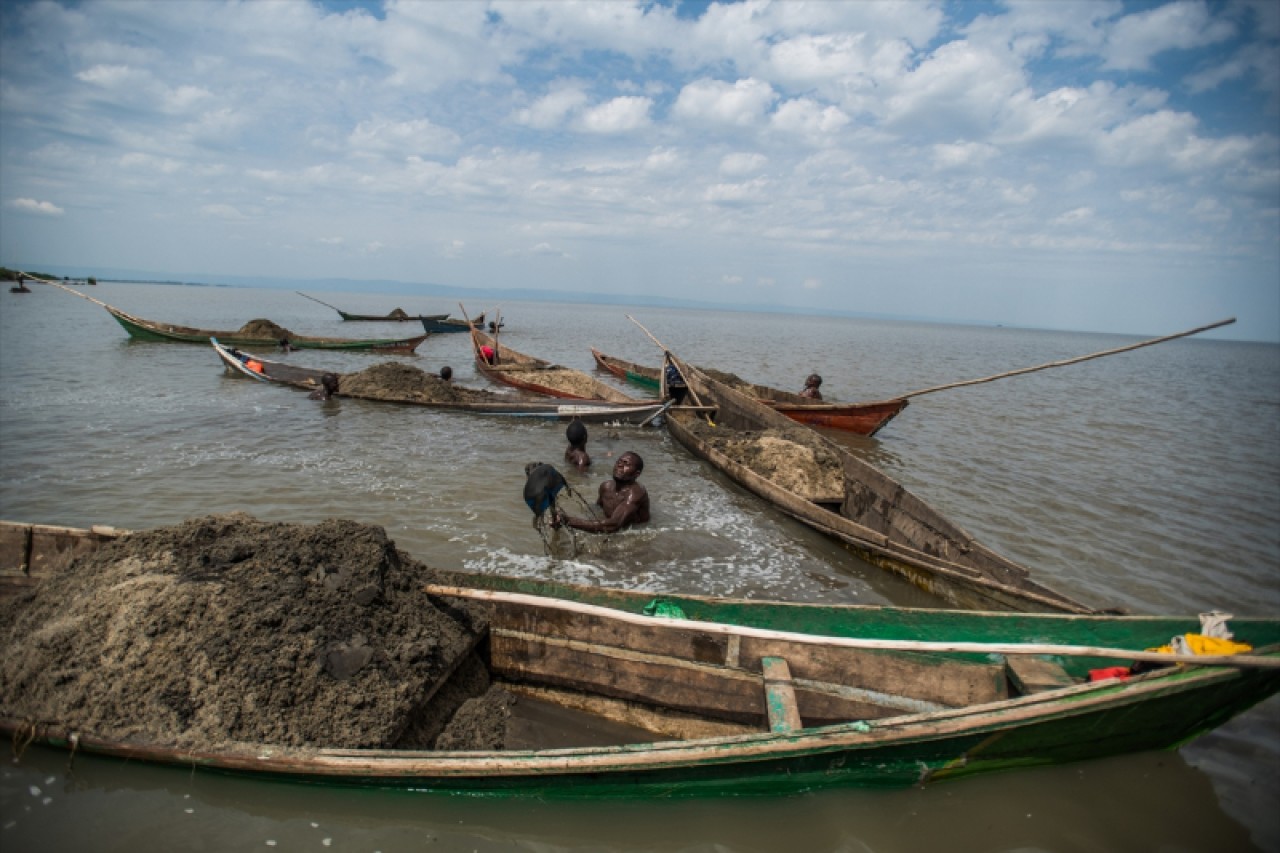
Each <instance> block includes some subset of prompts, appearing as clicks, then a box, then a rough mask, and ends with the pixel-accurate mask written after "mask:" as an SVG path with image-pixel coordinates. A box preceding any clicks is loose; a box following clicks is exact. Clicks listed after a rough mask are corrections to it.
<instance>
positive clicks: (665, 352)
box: [627, 314, 716, 426]
mask: <svg viewBox="0 0 1280 853" xmlns="http://www.w3.org/2000/svg"><path fill="white" fill-rule="evenodd" d="M627 319H628V320H630V321H631V322H633V323H635V324H636V325H637V326H639V327H640V331H642V332H644V333H645V334H646V335H648V336H649V340H651V341H653V342H654V343H655V344H657V345H658V349H660V350H662V355H663V369H664V371H665V369H666V361H667V360H670V362H671V363H672V364H674V365H675V368H676V370H677V371H678V372H679V374H680V377H681V378H682V379H684V384H685V385H686V386H687V387H688V388H689V393H690V394H691V395H692V396H693V402H694V404H695V405H697V406H698V407H699V408H703V406H702V400H700V399H699V398H698V392H697V391H695V390H693V385H692V384H691V383H690V382H689V377H688V376H685V375H684V370H682V369H681V367H680V362H678V361H676V358H675V356H673V355H672V354H671V350H669V349H667V348H666V346H665V345H664V344H663V343H662V341H660V340H658V339H657V338H655V337H654V336H653V333H652V332H650V331H649V330H648V329H646V328H645V327H644V325H643V324H642V323H641V322H640V321H639V320H637V319H636V318H635V317H632V316H631V315H630V314H628V315H627ZM659 381H662V384H663V386H664V387H665V386H666V382H665V381H664V380H662V377H659ZM704 417H706V419H707V423H708V424H710V425H711V426H715V425H716V422H715V421H714V420H713V419H712V417H711V415H710V414H707V415H705V416H704Z"/></svg>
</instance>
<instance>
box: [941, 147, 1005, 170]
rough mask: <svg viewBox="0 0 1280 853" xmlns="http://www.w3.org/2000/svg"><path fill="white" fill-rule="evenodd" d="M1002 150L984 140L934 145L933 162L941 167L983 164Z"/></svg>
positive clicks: (950, 167)
mask: <svg viewBox="0 0 1280 853" xmlns="http://www.w3.org/2000/svg"><path fill="white" fill-rule="evenodd" d="M999 153H1000V150H999V149H998V148H996V147H995V146H994V145H987V144H986V143H983V142H953V143H948V144H939V145H935V146H933V164H934V165H935V166H937V167H938V168H940V169H957V168H962V167H966V166H981V165H983V164H985V163H987V162H989V161H990V160H991V159H992V158H994V157H996V156H998V155H999Z"/></svg>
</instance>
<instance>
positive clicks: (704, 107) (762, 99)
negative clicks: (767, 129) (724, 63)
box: [672, 79, 777, 126]
mask: <svg viewBox="0 0 1280 853" xmlns="http://www.w3.org/2000/svg"><path fill="white" fill-rule="evenodd" d="M776 99H777V95H776V94H775V93H774V91H773V87H772V86H770V85H769V84H768V83H766V82H764V81H763V80H739V81H737V82H736V83H725V82H722V81H720V80H709V79H702V80H696V81H694V82H692V83H690V84H688V85H687V86H685V87H684V88H683V89H681V90H680V95H679V96H678V97H677V98H676V103H675V106H674V107H673V108H672V113H673V114H674V115H675V116H676V117H677V118H681V119H686V120H689V121H697V122H709V123H714V124H726V125H737V126H745V125H751V124H756V123H758V122H760V121H761V120H762V119H763V118H764V114H765V111H766V110H768V109H769V107H770V106H771V105H772V104H773V102H774V101H775V100H776Z"/></svg>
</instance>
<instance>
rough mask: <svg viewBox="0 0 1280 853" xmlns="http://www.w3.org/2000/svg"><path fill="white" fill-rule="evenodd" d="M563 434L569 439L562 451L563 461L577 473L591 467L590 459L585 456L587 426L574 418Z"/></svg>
mask: <svg viewBox="0 0 1280 853" xmlns="http://www.w3.org/2000/svg"><path fill="white" fill-rule="evenodd" d="M564 434H565V437H566V438H568V439H569V446H568V447H567V448H565V451H564V461H565V462H568V463H569V464H570V465H572V466H573V467H575V468H577V469H578V470H579V471H585V470H587V468H589V467H590V466H591V457H590V456H589V455H588V454H587V425H586V424H584V423H583V422H582V421H580V420H578V419H577V418H574V419H573V420H572V421H571V422H570V423H569V427H568V429H566V430H565V431H564Z"/></svg>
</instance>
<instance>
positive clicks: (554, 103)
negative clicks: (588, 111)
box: [513, 85, 587, 130]
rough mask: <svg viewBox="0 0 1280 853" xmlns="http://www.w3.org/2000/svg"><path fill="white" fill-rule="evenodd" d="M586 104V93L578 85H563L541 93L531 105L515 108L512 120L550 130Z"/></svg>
mask: <svg viewBox="0 0 1280 853" xmlns="http://www.w3.org/2000/svg"><path fill="white" fill-rule="evenodd" d="M586 104H587V93H586V92H585V91H583V89H582V88H581V87H580V86H578V85H571V86H565V87H564V88H560V89H557V90H556V91H554V92H548V93H547V94H546V95H543V96H542V97H541V98H539V99H538V100H537V101H535V102H534V103H533V104H532V105H531V106H528V107H525V108H523V109H520V110H517V111H516V112H515V114H514V116H513V120H514V121H516V122H517V123H519V124H523V125H528V126H529V127H534V128H537V129H539V130H551V129H553V128H556V127H559V126H561V125H562V124H564V122H565V119H566V118H567V117H568V116H569V115H571V114H573V113H575V112H577V111H578V110H580V109H582V108H583V107H584V106H585V105H586Z"/></svg>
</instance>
